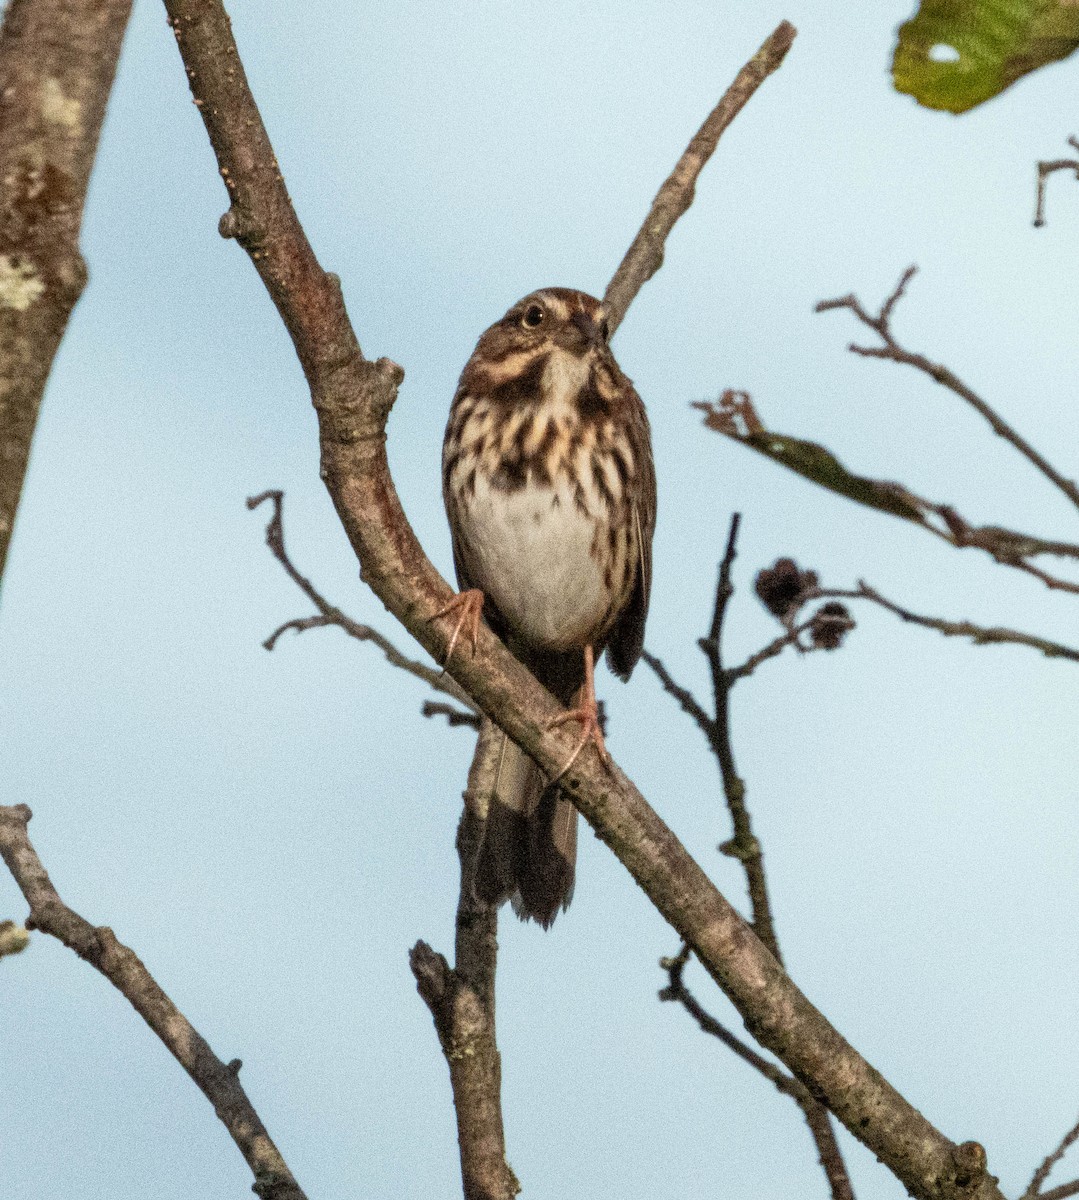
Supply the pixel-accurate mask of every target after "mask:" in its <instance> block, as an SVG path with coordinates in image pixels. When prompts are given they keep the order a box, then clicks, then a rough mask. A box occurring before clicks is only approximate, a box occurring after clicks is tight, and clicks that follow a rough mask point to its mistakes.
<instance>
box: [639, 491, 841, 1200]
mask: <svg viewBox="0 0 1079 1200" xmlns="http://www.w3.org/2000/svg"><path fill="white" fill-rule="evenodd" d="M741 519H742V518H741V514H740V513H735V514H734V515H733V516H732V517H731V524H730V531H729V533H728V535H727V548H726V551H725V552H724V555H723V561H722V562H721V564H720V568H719V580H718V583H717V586H716V599H715V605H714V608H713V612H712V623H711V628H710V629H709V631H708V636H707V637H706V638H702V639H701V642H700V647H701V649H702V650H703V651H704V653H705V655H706V657H707V658H708V665H709V670H710V672H711V676H712V690H713V703H714V705H715V712H716V715H715V717H714V718H712V717H709V716H708V714H707V713H706V712H705V710H704V707H703V706H702V705H701V704H700V702H699V701H698V700H697V699H696V698H695V697H694V696H693V694H692V693H691V692H689V691H688V690H687V689H686V688H683V687H682V686H681V685H680V684H678V683H676V682H675V680H674V679H673V678H672V677H671V675H670V673H669V672H668V671H667V669H666V667H664V665H663V663H662V662H660V660H659V659H657V658H655V657H654V656H653V655H651V654H645V655H644V658H645V662H647V663H648V665H649V666H650V667H651V668H652V670H653V671H655V673H656V674H657V676H658V677H659V679H660V682H661V683H662V684H663V686H664V688H665V690H666V691H667V692H669V693H670V694H671V695H672V696H674V698H675V699H676V700H677V701H678V703H679V705H680V706H681V708H682V710H683V711H684V712H686V713H687V714H688V715H689V716H691V717H692V718H693V720H694V721H695V722H696V723H697V725H698V727H699V728H700V729H701V730H702V731H703V733H704V735H705V737H706V738H707V739H708V743H709V745H710V746H711V747H712V752H713V753H714V754H715V756H716V761H717V762H718V764H719V769H720V776H721V778H722V781H723V794H724V796H725V798H726V801H727V808H728V810H729V812H730V815H731V823H732V825H733V829H734V836H733V837H732V838H730V839H729V840H728V841H726V842H724V843H723V844H722V845H721V846H720V847H719V849H720V851H721V852H722V853H724V854H727V855H730V856H731V857H732V858H737V859H738V860H739V861H740V862H741V864H742V867H743V870H744V871H745V873H746V884H747V888H748V891H749V900H750V907H751V910H752V914H753V929H754V932H755V933H756V934H757V936H758V937H759V938H760V940H761V941H762V942H763V943H764V945H765V946H767V947H768V949H769V950H770V951H771V953H772V955H773V956H774V958H775V959H776V961H777V962H780V963H781V962H782V961H783V960H782V957H781V955H780V950H779V940H778V938H777V937H776V932H775V922H774V920H773V917H772V907H771V901H770V899H769V895H768V883H767V879H766V877H765V872H764V854H763V851H762V849H761V844H760V842H759V841H758V840H757V838H756V837H755V836H754V834H753V827H752V822H751V819H750V815H749V809H748V807H747V806H746V803H745V794H746V788H745V781H744V780H743V779H742V777H741V776H740V775H739V774H738V771H737V769H736V767H735V763H734V751H733V747H732V745H731V735H730V692H731V688H732V687H734V685H735V683H737V682H738V680H739V679H744V678H745V677H746V676H748V675H750V674H752V673H753V671H754V670H755V669H756V668H757V667H758V666H759V665H760V664H761V663H762V662H765V661H766V660H767V659H769V658H774V657H775V656H776V655H778V654H780V653H781V652H782V651H783V650H784V649H786V648H787V647H788V646H791V645H799V646H800V643H799V641H798V639H799V636H800V634H802V633H804V632H807V631H808V630H810V629H812V628H813V627H814V626H815V624H816V622H817V620H818V614H814V616H813V617H812V618H810V620H808V621H806V622H804V623H803V624H802V625H798V626H794V625H792V626H791V627H790V628H789V629H788V632H787V633H786V634H784V635H783V636H782V637H781V638H777V639H776V640H775V641H773V642H771V643H769V645H768V646H766V647H765V648H764V649H763V650H761V651H758V653H756V654H754V655H752V656H751V657H750V658H749V659H747V660H746V662H744V663H743V664H742V665H741V666H740V667H735V668H733V669H731V668H726V667H724V666H723V657H722V638H723V623H724V620H725V617H726V613H727V606H728V604H729V603H730V599H731V597H732V596H733V594H734V584H733V583H732V580H731V571H732V568H733V566H734V559H735V551H736V545H737V541H738V530H739V526H740V524H741ZM810 578H813V579H815V578H816V576H815V575H814V576H810ZM848 620H849V619H848ZM689 953H690V947H689V946H688V945H686V944H684V945H683V947H682V950H681V951H680V952H679V953H678V954H677V955H676V956H675V957H674V958H670V959H664V960H663V962H662V964H661V965H662V966H664V967H665V969H666V970H667V972H668V977H669V984H668V987H667V988H666V989H665V990H664V991H663V992H660V999H661V1000H678V1001H679V1002H680V1003H681V1004H682V1005H683V1007H684V1008H685V1009H686V1010H687V1011H688V1012H689V1013H690V1015H691V1016H693V1017H694V1019H695V1020H696V1021H697V1022H698V1024H700V1025H701V1028H702V1029H704V1030H705V1032H707V1033H711V1034H712V1035H713V1036H715V1037H718V1038H719V1039H720V1040H721V1041H722V1042H724V1043H725V1044H726V1045H728V1046H729V1047H730V1048H731V1049H732V1050H733V1051H734V1053H735V1054H737V1055H739V1057H741V1058H743V1059H745V1061H746V1062H749V1063H750V1064H751V1065H752V1066H754V1067H756V1069H757V1070H758V1071H761V1073H762V1074H764V1075H765V1076H766V1077H767V1078H768V1079H770V1080H771V1081H772V1082H773V1083H774V1084H775V1085H776V1086H777V1087H778V1088H779V1090H780V1091H783V1092H786V1094H787V1095H790V1096H792V1097H793V1098H794V1099H795V1101H796V1102H797V1103H798V1105H799V1107H800V1108H801V1109H802V1113H803V1115H804V1116H805V1119H806V1123H807V1125H808V1126H809V1131H810V1133H811V1134H812V1136H813V1140H814V1141H815V1142H816V1145H817V1152H818V1156H819V1160H820V1163H821V1166H822V1167H823V1168H824V1172H825V1175H826V1176H827V1179H828V1185H829V1187H830V1189H831V1193H832V1197H833V1200H853V1197H854V1190H853V1188H852V1186H851V1182H850V1176H849V1175H848V1173H847V1168H846V1164H845V1163H844V1161H843V1155H842V1153H841V1151H840V1149H839V1144H838V1142H837V1141H836V1138H835V1131H834V1130H833V1128H832V1124H831V1121H830V1119H829V1117H828V1111H827V1109H825V1108H824V1106H823V1105H822V1104H821V1103H820V1102H819V1101H818V1100H816V1099H814V1097H813V1096H812V1095H811V1094H810V1092H809V1091H808V1090H807V1089H806V1088H805V1087H803V1086H802V1084H800V1083H798V1082H797V1081H796V1080H793V1079H791V1077H790V1076H788V1075H787V1074H786V1073H785V1072H782V1071H779V1070H778V1068H776V1067H775V1066H774V1065H773V1064H771V1063H768V1062H767V1060H766V1059H762V1058H761V1056H760V1055H758V1054H756V1052H755V1051H752V1050H749V1049H748V1047H746V1046H744V1044H743V1043H742V1042H740V1040H739V1039H737V1038H736V1037H735V1036H734V1035H733V1034H731V1033H730V1032H729V1031H728V1030H727V1029H726V1028H725V1027H724V1026H722V1025H721V1024H720V1023H719V1022H717V1021H715V1019H714V1018H712V1017H710V1016H709V1015H708V1014H707V1013H706V1012H705V1011H704V1009H703V1008H701V1007H700V1005H699V1004H698V1003H697V1001H696V999H695V998H694V997H693V996H692V995H691V994H690V993H689V991H688V990H687V989H686V988H685V985H684V984H683V982H682V973H683V970H684V968H685V964H686V962H687V960H688V957H689Z"/></svg>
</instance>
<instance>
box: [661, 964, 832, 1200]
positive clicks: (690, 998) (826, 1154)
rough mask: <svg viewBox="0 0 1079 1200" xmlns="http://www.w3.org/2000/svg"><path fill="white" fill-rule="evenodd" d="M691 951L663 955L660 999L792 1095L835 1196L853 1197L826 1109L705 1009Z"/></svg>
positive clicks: (795, 1080) (792, 1078) (778, 1087)
mask: <svg viewBox="0 0 1079 1200" xmlns="http://www.w3.org/2000/svg"><path fill="white" fill-rule="evenodd" d="M689 954H690V950H689V947H688V946H686V945H683V946H682V949H681V950H680V951H679V952H678V953H677V954H676V955H675V956H674V958H663V959H660V964H659V965H660V966H661V967H662V968H663V969H664V970H665V971H666V972H667V979H668V983H667V986H666V987H665V988H663V990H662V991H661V992H660V993H659V998H660V1000H673V1001H676V1002H677V1003H679V1004H681V1005H682V1007H683V1008H684V1009H685V1010H686V1012H688V1013H689V1015H690V1016H691V1017H692V1018H693V1019H694V1020H695V1021H696V1022H697V1024H698V1025H699V1026H700V1027H701V1029H702V1030H703V1031H704V1032H705V1033H707V1034H709V1035H711V1036H712V1037H714V1038H717V1039H718V1040H719V1041H721V1042H722V1043H723V1044H724V1045H725V1046H726V1047H727V1048H728V1049H729V1050H731V1051H732V1052H733V1053H734V1054H736V1055H737V1056H738V1057H739V1058H740V1059H742V1061H743V1062H746V1063H748V1064H749V1065H750V1066H751V1067H753V1068H754V1070H756V1071H759V1072H760V1074H761V1075H763V1076H764V1077H765V1079H767V1080H769V1081H770V1082H771V1083H772V1084H774V1085H775V1087H776V1090H777V1091H779V1092H781V1093H782V1094H783V1095H785V1096H790V1097H791V1099H792V1100H793V1101H794V1102H795V1104H797V1105H798V1107H799V1108H800V1109H801V1110H802V1115H803V1116H804V1117H805V1119H806V1124H807V1125H808V1126H809V1131H810V1133H811V1134H812V1135H813V1140H814V1142H815V1143H816V1145H817V1155H818V1161H819V1162H820V1165H821V1167H822V1168H823V1170H824V1174H825V1176H826V1178H827V1180H828V1186H829V1188H830V1189H831V1192H832V1197H833V1200H854V1189H853V1188H852V1186H851V1182H850V1176H849V1175H848V1174H847V1168H846V1164H845V1163H844V1162H843V1157H842V1155H841V1154H840V1151H839V1146H838V1144H837V1143H836V1140H835V1134H834V1133H833V1131H832V1126H831V1123H830V1121H829V1119H828V1111H827V1109H825V1108H824V1107H823V1106H822V1105H821V1104H820V1103H819V1102H818V1101H817V1100H815V1099H814V1098H813V1095H812V1093H811V1092H810V1091H809V1089H808V1088H807V1087H805V1086H804V1085H803V1084H802V1083H800V1082H799V1081H798V1080H797V1079H795V1078H794V1076H793V1075H788V1074H787V1073H786V1071H783V1070H781V1069H780V1068H779V1067H777V1066H776V1065H775V1063H772V1062H769V1061H768V1059H766V1058H763V1057H762V1056H761V1055H759V1054H758V1053H757V1052H756V1051H755V1050H754V1049H753V1048H752V1047H751V1046H747V1045H746V1044H745V1042H743V1041H742V1039H741V1038H739V1037H737V1036H736V1035H735V1034H733V1033H732V1032H731V1031H730V1030H729V1029H728V1028H727V1027H726V1026H725V1025H724V1024H722V1023H721V1022H720V1021H717V1020H716V1019H715V1017H713V1016H712V1015H711V1013H709V1012H707V1011H706V1010H705V1008H704V1007H703V1006H702V1005H701V1004H700V1002H699V1001H698V1000H697V998H696V996H694V995H693V993H692V992H691V991H690V990H689V988H687V987H686V985H685V981H684V979H683V975H684V973H685V968H686V963H687V962H688V960H689Z"/></svg>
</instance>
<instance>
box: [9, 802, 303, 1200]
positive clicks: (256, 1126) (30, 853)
mask: <svg viewBox="0 0 1079 1200" xmlns="http://www.w3.org/2000/svg"><path fill="white" fill-rule="evenodd" d="M30 817H31V813H30V810H29V808H27V807H26V805H25V804H19V805H16V806H15V807H14V808H3V807H0V857H2V858H3V860H4V862H5V863H6V864H7V867H8V870H9V871H10V872H11V874H12V875H13V876H14V878H15V882H16V883H17V884H18V885H19V890H20V891H21V892H22V894H23V896H24V897H25V898H26V902H27V904H29V905H30V917H29V919H28V920H27V922H26V927H27V929H39V930H41V932H42V933H47V934H49V935H50V936H52V937H54V938H57V939H58V940H59V941H61V942H63V943H64V945H65V946H67V947H68V948H69V949H71V950H74V951H75V953H76V954H77V955H78V956H79V957H80V958H82V959H85V960H86V962H88V963H89V964H90V965H91V966H92V967H95V968H96V969H97V970H98V971H100V972H101V974H102V975H104V976H105V978H106V979H107V980H108V981H109V982H110V983H111V984H113V986H114V987H116V988H117V990H118V991H120V992H121V993H122V994H123V995H124V997H125V998H126V999H127V1000H128V1001H129V1002H130V1003H131V1005H132V1007H133V1008H134V1009H135V1011H136V1012H137V1013H138V1014H139V1016H140V1017H142V1019H143V1020H144V1021H145V1022H146V1024H147V1025H149V1026H150V1028H151V1029H152V1030H153V1031H154V1033H156V1034H157V1036H158V1037H159V1038H160V1039H161V1040H162V1041H163V1042H164V1043H165V1046H166V1047H167V1049H168V1050H169V1053H170V1054H172V1056H173V1057H174V1058H175V1059H176V1061H177V1062H178V1063H179V1064H180V1066H181V1067H183V1069H184V1070H185V1071H186V1072H187V1073H188V1075H190V1076H191V1078H192V1079H193V1080H194V1081H195V1083H196V1084H197V1085H198V1087H199V1089H200V1091H201V1092H202V1093H203V1095H204V1096H205V1097H206V1099H207V1100H209V1101H210V1103H211V1104H212V1105H213V1108H214V1112H216V1113H217V1115H218V1116H219V1117H220V1118H221V1120H222V1122H223V1123H224V1125H225V1128H226V1129H227V1130H228V1131H229V1134H230V1136H231V1137H232V1140H233V1141H234V1142H235V1143H236V1145H237V1146H238V1147H239V1150H240V1153H241V1154H242V1155H243V1156H244V1158H245V1159H246V1160H247V1165H248V1166H249V1167H250V1168H251V1171H252V1173H253V1174H254V1176H255V1183H254V1186H253V1189H252V1190H253V1191H254V1192H256V1193H257V1194H258V1195H259V1196H261V1197H262V1200H305V1197H304V1193H303V1192H302V1191H301V1190H300V1185H299V1184H298V1183H297V1182H296V1180H295V1179H294V1178H293V1177H292V1172H291V1171H290V1170H289V1169H288V1167H287V1165H286V1164H285V1160H284V1159H283V1158H282V1157H281V1153H280V1151H279V1150H278V1149H277V1147H276V1146H275V1145H274V1144H273V1142H272V1140H271V1139H270V1135H269V1134H268V1133H267V1132H266V1127H265V1126H264V1125H263V1124H262V1121H261V1120H260V1119H259V1115H258V1113H257V1112H255V1110H254V1108H253V1107H252V1104H251V1101H250V1100H248V1098H247V1094H246V1092H245V1091H244V1089H243V1086H242V1085H241V1083H240V1080H239V1070H240V1067H241V1063H240V1060H239V1059H233V1061H232V1062H230V1063H227V1064H226V1063H223V1062H222V1061H221V1060H220V1059H219V1058H218V1057H217V1055H215V1054H214V1052H213V1051H212V1050H211V1049H210V1047H209V1045H208V1044H207V1043H206V1041H205V1040H204V1038H203V1037H202V1036H201V1035H200V1034H199V1033H198V1031H197V1030H196V1029H194V1028H193V1027H192V1025H191V1024H190V1022H189V1021H188V1020H187V1018H186V1017H185V1016H184V1015H183V1013H181V1012H180V1010H179V1009H178V1008H177V1007H176V1005H175V1004H173V1002H172V1001H171V1000H170V999H169V998H168V996H166V995H165V993H164V992H163V991H162V989H161V988H160V986H159V985H158V983H157V981H156V980H155V979H154V978H153V976H152V975H151V974H150V972H149V971H147V969H146V967H145V966H143V964H142V962H141V961H140V960H139V957H138V955H137V954H135V952H134V951H133V950H130V949H128V947H127V946H125V945H123V944H122V943H121V942H119V941H118V940H117V938H116V935H115V934H114V933H113V931H112V930H111V929H108V928H106V927H104V926H97V927H95V926H93V925H91V924H90V923H89V922H88V921H86V920H84V919H83V918H82V917H80V916H79V914H78V913H76V912H74V911H72V910H71V909H70V908H68V906H67V905H66V904H65V903H64V902H63V900H61V899H60V896H59V895H58V893H57V891H56V889H55V888H54V887H53V884H52V880H50V879H49V876H48V873H47V872H46V870H45V868H44V867H43V866H42V864H41V860H40V859H39V858H38V856H37V853H36V852H35V850H34V847H33V846H32V845H31V844H30V838H29V835H28V833H27V825H28V823H29V821H30Z"/></svg>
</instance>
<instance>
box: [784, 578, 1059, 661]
mask: <svg viewBox="0 0 1079 1200" xmlns="http://www.w3.org/2000/svg"><path fill="white" fill-rule="evenodd" d="M825 598H827V599H836V600H869V601H871V602H872V603H873V604H878V605H880V607H881V608H885V609H887V610H888V611H889V612H891V613H894V614H895V615H896V616H897V617H899V618H900V620H902V621H907V622H909V623H910V624H912V625H921V626H923V628H925V629H935V630H937V631H938V632H939V633H942V634H944V636H945V637H965V638H970V640H971V641H972V642H973V643H974V644H975V645H976V646H990V645H1011V646H1029V647H1030V648H1031V649H1032V650H1038V651H1040V653H1042V654H1044V655H1045V657H1046V658H1064V659H1067V660H1069V661H1070V662H1079V650H1076V649H1073V648H1072V647H1071V646H1065V645H1062V644H1061V643H1060V642H1051V641H1049V640H1048V639H1047V638H1040V637H1036V636H1034V634H1030V633H1023V632H1021V631H1020V630H1018V629H1005V628H1002V627H1001V626H998V625H975V624H974V622H973V621H949V620H946V619H945V618H943V617H927V616H923V615H922V614H921V613H916V612H911V611H910V609H908V608H903V607H902V606H901V605H899V604H896V603H895V602H894V601H892V600H889V599H887V597H885V596H882V595H881V594H880V592H878V591H877V590H876V588H873V587H870V586H869V584H868V583H866V582H865V580H864V579H860V580H859V581H858V586H857V587H856V588H817V589H815V590H814V591H813V592H811V593H808V594H807V596H806V599H807V600H813V599H825Z"/></svg>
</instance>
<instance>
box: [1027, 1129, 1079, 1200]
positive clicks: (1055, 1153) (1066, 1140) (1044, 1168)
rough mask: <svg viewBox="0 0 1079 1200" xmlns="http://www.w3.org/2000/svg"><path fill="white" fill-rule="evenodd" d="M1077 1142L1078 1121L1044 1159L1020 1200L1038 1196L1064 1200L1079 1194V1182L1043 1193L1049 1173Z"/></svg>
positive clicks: (1045, 1199) (1078, 1137)
mask: <svg viewBox="0 0 1079 1200" xmlns="http://www.w3.org/2000/svg"><path fill="white" fill-rule="evenodd" d="M1077 1141H1079V1121H1076V1123H1075V1124H1074V1125H1073V1126H1072V1127H1071V1129H1069V1130H1068V1132H1067V1133H1066V1134H1065V1135H1064V1136H1063V1137H1062V1138H1061V1139H1060V1141H1059V1142H1058V1143H1057V1145H1056V1146H1055V1147H1054V1148H1053V1149H1052V1150H1051V1151H1050V1152H1049V1153H1048V1154H1047V1155H1046V1156H1045V1158H1044V1159H1042V1161H1041V1163H1040V1164H1039V1166H1038V1169H1037V1170H1036V1171H1035V1172H1034V1174H1033V1176H1032V1177H1031V1180H1030V1183H1028V1184H1027V1190H1026V1191H1025V1192H1024V1193H1023V1194H1022V1196H1020V1198H1019V1200H1035V1197H1037V1196H1040V1197H1041V1200H1050V1198H1052V1200H1064V1197H1065V1196H1074V1195H1076V1194H1077V1193H1079V1181H1077V1182H1076V1183H1064V1184H1061V1186H1060V1187H1058V1188H1053V1190H1052V1191H1051V1192H1043V1191H1042V1185H1043V1184H1044V1183H1045V1181H1046V1180H1047V1179H1048V1178H1049V1172H1050V1171H1052V1169H1053V1168H1054V1167H1055V1166H1056V1165H1057V1163H1058V1162H1060V1160H1061V1159H1062V1158H1063V1157H1064V1155H1065V1154H1067V1152H1068V1150H1069V1149H1070V1148H1071V1147H1072V1146H1073V1145H1074V1144H1075V1143H1076V1142H1077ZM1072 1188H1074V1189H1075V1190H1074V1191H1070V1190H1069V1189H1072Z"/></svg>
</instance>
